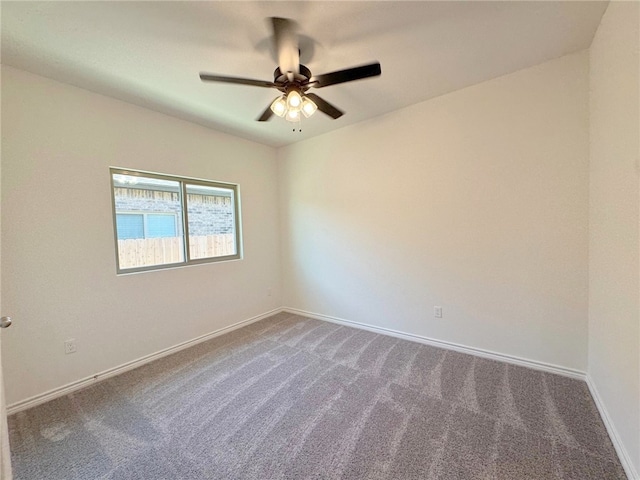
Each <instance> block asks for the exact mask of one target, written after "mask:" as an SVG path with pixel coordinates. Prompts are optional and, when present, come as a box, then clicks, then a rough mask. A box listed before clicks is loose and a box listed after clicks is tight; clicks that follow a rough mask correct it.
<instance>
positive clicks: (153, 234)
mask: <svg viewBox="0 0 640 480" xmlns="http://www.w3.org/2000/svg"><path fill="white" fill-rule="evenodd" d="M176 233H177V230H176V216H175V215H174V214H169V215H162V214H154V215H147V238H159V237H175V236H176Z"/></svg>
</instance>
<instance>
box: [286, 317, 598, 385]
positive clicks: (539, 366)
mask: <svg viewBox="0 0 640 480" xmlns="http://www.w3.org/2000/svg"><path fill="white" fill-rule="evenodd" d="M282 311H284V312H289V313H294V314H297V315H302V316H304V317H309V318H315V319H317V320H326V321H328V322H332V323H338V324H340V325H345V326H347V327H354V328H360V329H362V330H368V331H370V332H375V333H380V334H382V335H390V336H392V337H397V338H402V339H404V340H410V341H413V342H419V343H423V344H425V345H432V346H434V347H439V348H446V349H447V350H455V351H457V352H462V353H467V354H469V355H475V356H477V357H483V358H488V359H491V360H497V361H499V362H507V363H511V364H513V365H520V366H522V367H528V368H534V369H536V370H542V371H544V372H549V373H555V374H558V375H563V376H565V377H571V378H577V379H578V380H583V381H584V380H585V379H586V373H585V372H582V371H580V370H574V369H572V368H567V367H561V366H559V365H553V364H551V363H545V362H539V361H537V360H530V359H528V358H521V357H516V356H514V355H506V354H504V353H497V352H492V351H490V350H484V349H482V348H476V347H469V346H466V345H460V344H458V343H453V342H446V341H444V340H436V339H434V338H429V337H425V336H422V335H416V334H413V333H406V332H401V331H399V330H393V329H391V328H385V327H377V326H374V325H369V324H366V323H360V322H354V321H352V320H345V319H343V318H337V317H331V316H329V315H322V314H319V313H313V312H307V311H305V310H299V309H297V308H291V307H282Z"/></svg>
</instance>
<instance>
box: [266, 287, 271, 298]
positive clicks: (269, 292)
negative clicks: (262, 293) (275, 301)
mask: <svg viewBox="0 0 640 480" xmlns="http://www.w3.org/2000/svg"><path fill="white" fill-rule="evenodd" d="M270 296H271V289H270V288H267V297H270Z"/></svg>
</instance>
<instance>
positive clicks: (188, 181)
mask: <svg viewBox="0 0 640 480" xmlns="http://www.w3.org/2000/svg"><path fill="white" fill-rule="evenodd" d="M115 175H128V176H134V177H144V178H156V179H158V180H169V181H172V182H178V183H179V184H180V187H179V195H180V206H181V213H182V247H183V250H184V252H183V258H184V261H182V262H174V263H164V264H160V265H149V266H144V267H134V268H120V256H119V252H118V227H117V215H118V213H120V214H125V215H126V214H128V213H129V214H140V213H142V214H144V215H145V216H146V215H147V214H154V213H155V212H136V211H126V212H124V211H123V212H116V196H115V189H116V188H117V187H119V186H118V185H116V184H115V182H114V176H115ZM109 179H110V182H111V211H112V216H113V238H114V240H115V253H116V273H117V274H119V275H120V274H128V273H136V272H146V271H151V270H165V269H168V268H176V267H184V266H188V265H199V264H204V263H217V262H223V261H229V260H241V259H242V221H241V217H240V185H238V184H235V183H226V182H217V181H213V180H204V179H200V178H191V177H182V176H177V175H169V174H164V173H154V172H146V171H142V170H131V169H128V168H120V167H110V168H109ZM187 185H202V186H205V187H211V188H221V189H224V190H232V191H233V215H234V220H235V221H234V226H235V231H234V234H235V235H234V241H235V246H236V253H235V254H234V255H223V256H217V257H207V258H198V259H192V258H191V257H190V252H189V214H188V212H187V210H188V206H187V200H186V199H187ZM159 213H162V212H159ZM171 213H173V212H171ZM174 215H175V216H176V227H178V225H177V223H178V222H179V219H178V215H177V214H174ZM144 229H145V238H146V219H144ZM176 231H177V232H178V233H179V231H180V228H176Z"/></svg>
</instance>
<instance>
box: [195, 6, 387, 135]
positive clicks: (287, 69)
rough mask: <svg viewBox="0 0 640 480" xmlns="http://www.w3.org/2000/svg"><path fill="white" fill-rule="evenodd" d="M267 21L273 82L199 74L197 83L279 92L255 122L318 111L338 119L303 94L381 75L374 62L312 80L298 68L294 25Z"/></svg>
mask: <svg viewBox="0 0 640 480" xmlns="http://www.w3.org/2000/svg"><path fill="white" fill-rule="evenodd" d="M270 21H271V26H272V28H273V38H274V43H275V48H276V52H277V56H278V67H277V68H276V70H275V72H274V73H273V82H269V81H263V80H253V79H250V78H238V77H225V76H220V75H213V74H209V73H200V79H201V80H202V81H204V82H222V83H235V84H239V85H251V86H254V87H267V88H275V89H277V90H279V91H280V92H282V95H281V96H279V97H278V98H276V99H275V100H274V101H273V102H272V103H271V105H269V106H268V107H267V108H266V109H265V111H264V112H262V115H260V116H259V117H258V118H257V120H258V121H259V122H264V121H267V120H269V119H270V118H271V116H272V115H274V114H275V115H277V116H279V117H284V118H285V119H286V120H289V121H290V122H297V121H299V120H300V118H301V114H302V115H304V116H305V117H307V118H308V117H310V116H311V115H313V113H314V112H315V111H316V110H320V111H321V112H323V113H325V114H327V115H328V116H330V117H331V118H333V119H334V120H335V119H336V118H340V117H341V116H342V115H343V114H344V112H343V111H342V110H340V109H339V108H337V107H335V106H333V105H331V104H330V103H329V102H327V101H326V100H323V99H322V98H321V97H319V96H318V95H316V94H314V93H307V91H308V90H309V89H310V88H323V87H328V86H330V85H336V84H338V83H345V82H352V81H354V80H360V79H363V78H368V77H376V76H378V75H380V74H381V73H382V70H381V69H380V64H379V63H378V62H375V63H370V64H368V65H363V66H360V67H352V68H347V69H345V70H338V71H335V72H331V73H325V74H323V75H316V76H314V75H312V74H311V71H310V70H309V69H308V68H307V67H305V66H304V65H301V64H300V50H299V47H298V36H297V34H296V29H295V23H294V22H293V21H292V20H289V19H287V18H277V17H271V18H270Z"/></svg>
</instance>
